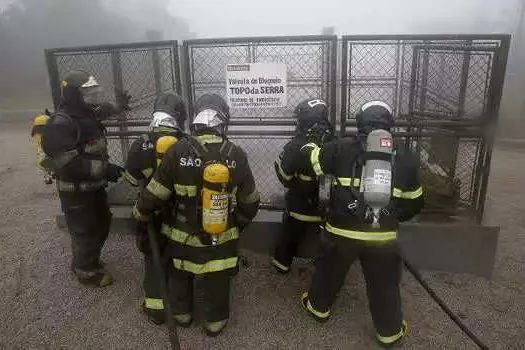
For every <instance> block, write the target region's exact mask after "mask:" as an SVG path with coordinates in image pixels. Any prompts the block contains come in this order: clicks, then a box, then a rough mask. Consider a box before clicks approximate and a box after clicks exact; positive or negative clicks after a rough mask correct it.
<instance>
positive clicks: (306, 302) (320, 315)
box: [301, 292, 330, 323]
mask: <svg viewBox="0 0 525 350" xmlns="http://www.w3.org/2000/svg"><path fill="white" fill-rule="evenodd" d="M301 304H302V305H303V307H304V309H305V310H306V312H308V314H309V315H310V316H311V317H313V318H314V319H315V320H316V321H317V322H320V323H324V322H326V321H328V319H329V318H330V310H328V311H326V312H320V311H317V310H316V309H314V308H313V306H312V304H311V302H310V299H308V292H304V293H303V295H301Z"/></svg>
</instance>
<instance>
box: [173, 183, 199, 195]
mask: <svg viewBox="0 0 525 350" xmlns="http://www.w3.org/2000/svg"><path fill="white" fill-rule="evenodd" d="M175 193H176V194H177V196H188V197H195V196H197V186H192V185H181V184H175Z"/></svg>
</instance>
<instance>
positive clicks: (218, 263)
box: [173, 257, 239, 275]
mask: <svg viewBox="0 0 525 350" xmlns="http://www.w3.org/2000/svg"><path fill="white" fill-rule="evenodd" d="M238 260H239V258H237V257H234V258H228V259H219V260H210V261H208V262H206V263H204V264H196V263H194V262H191V261H188V260H180V259H173V266H175V268H176V269H179V270H183V271H187V272H191V273H194V274H196V275H201V274H204V273H209V272H217V271H223V270H228V269H233V268H235V267H236V266H237V261H238Z"/></svg>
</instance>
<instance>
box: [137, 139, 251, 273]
mask: <svg viewBox="0 0 525 350" xmlns="http://www.w3.org/2000/svg"><path fill="white" fill-rule="evenodd" d="M218 157H222V158H225V162H226V164H227V165H228V167H229V169H230V178H231V183H230V184H231V186H230V187H231V192H230V193H231V198H230V200H231V199H233V198H235V200H236V206H235V209H234V210H231V211H230V215H229V218H228V229H227V231H226V232H225V233H223V234H222V235H220V236H218V240H217V242H216V243H215V244H212V242H211V240H210V236H209V235H208V234H207V233H205V232H204V231H203V230H202V223H201V215H202V214H200V213H199V207H200V201H201V195H200V190H201V189H202V182H203V180H202V170H203V166H204V165H205V164H206V162H207V161H209V160H215V159H217V158H218ZM170 202H171V203H170ZM259 202H260V198H259V193H258V192H257V190H256V188H255V181H254V178H253V175H252V171H251V169H250V166H249V164H248V159H247V156H246V153H245V152H244V151H243V150H242V149H241V148H240V147H238V146H236V145H234V144H233V143H232V142H230V141H228V140H227V139H226V138H223V137H219V136H216V135H213V134H203V135H199V136H188V137H186V138H184V139H182V140H180V141H179V142H177V143H176V144H175V145H174V146H172V147H171V148H170V149H169V151H168V153H166V155H165V156H164V158H163V160H162V163H161V166H160V168H159V169H158V170H157V171H156V172H155V174H154V175H153V177H152V179H151V181H150V182H149V184H148V185H147V186H146V188H145V189H144V190H143V191H142V193H141V195H140V198H139V200H138V201H137V203H136V205H135V207H134V210H133V214H134V217H135V218H136V219H137V220H142V221H148V220H149V219H150V217H151V215H152V214H153V213H154V212H155V211H156V210H160V209H161V208H163V207H164V206H166V205H172V206H173V210H172V211H171V213H170V214H169V215H168V216H167V217H165V220H164V223H163V225H162V230H161V232H162V233H163V234H164V235H166V236H167V237H168V238H169V242H170V244H169V246H170V247H169V248H168V254H169V255H170V256H171V257H173V258H174V259H173V263H174V266H175V268H177V269H180V270H184V271H188V272H191V273H194V274H204V273H210V272H216V271H223V270H230V269H236V268H237V264H238V257H237V246H238V238H239V229H242V228H244V226H246V225H247V224H249V223H250V222H251V221H252V220H253V218H254V217H255V215H256V214H257V211H258V208H259Z"/></svg>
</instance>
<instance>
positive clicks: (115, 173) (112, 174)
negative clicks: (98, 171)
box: [106, 164, 124, 182]
mask: <svg viewBox="0 0 525 350" xmlns="http://www.w3.org/2000/svg"><path fill="white" fill-rule="evenodd" d="M123 172H124V168H122V167H120V166H118V165H115V164H109V165H108V172H107V177H106V178H107V180H108V181H110V182H117V181H118V180H119V179H120V177H121V176H122V173H123Z"/></svg>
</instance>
